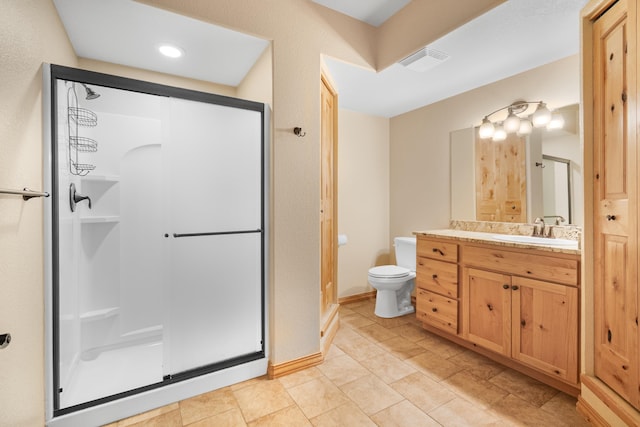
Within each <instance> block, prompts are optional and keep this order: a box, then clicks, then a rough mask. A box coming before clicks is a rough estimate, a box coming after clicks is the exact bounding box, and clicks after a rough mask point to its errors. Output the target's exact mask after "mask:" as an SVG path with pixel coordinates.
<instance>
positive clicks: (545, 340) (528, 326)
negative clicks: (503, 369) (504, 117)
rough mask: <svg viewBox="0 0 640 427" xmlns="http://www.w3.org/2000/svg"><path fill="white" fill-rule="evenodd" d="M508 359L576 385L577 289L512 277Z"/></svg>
mask: <svg viewBox="0 0 640 427" xmlns="http://www.w3.org/2000/svg"><path fill="white" fill-rule="evenodd" d="M511 289H512V292H511V315H512V317H513V319H512V320H513V328H512V333H511V342H512V349H511V355H512V357H513V358H514V359H517V360H519V361H521V362H523V363H526V364H528V365H530V366H533V367H534V368H538V369H540V370H542V371H544V372H546V373H547V374H549V375H552V376H555V377H558V378H560V379H562V380H565V381H569V382H571V383H574V384H575V383H577V382H578V289H577V288H574V287H571V286H564V285H557V284H555V283H549V282H544V281H541V280H532V279H526V278H522V277H513V281H512V288H511Z"/></svg>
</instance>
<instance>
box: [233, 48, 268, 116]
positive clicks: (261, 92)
mask: <svg viewBox="0 0 640 427" xmlns="http://www.w3.org/2000/svg"><path fill="white" fill-rule="evenodd" d="M272 53H273V52H272V49H271V45H269V46H267V48H266V49H265V50H264V52H262V55H260V57H259V58H258V60H257V61H256V63H255V64H253V67H251V70H249V72H248V73H247V75H246V76H245V77H244V79H242V82H240V84H239V85H238V88H237V90H236V96H237V97H238V98H241V99H249V100H251V101H256V102H262V103H264V104H267V105H269V106H270V105H271V104H273V61H272V60H271V55H272Z"/></svg>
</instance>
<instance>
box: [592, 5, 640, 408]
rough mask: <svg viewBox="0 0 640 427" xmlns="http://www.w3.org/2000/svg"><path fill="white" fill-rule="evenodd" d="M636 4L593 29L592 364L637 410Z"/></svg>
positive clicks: (613, 9) (609, 13)
mask: <svg viewBox="0 0 640 427" xmlns="http://www.w3.org/2000/svg"><path fill="white" fill-rule="evenodd" d="M635 9H636V2H635V1H627V0H620V1H618V2H617V3H616V4H615V5H613V6H612V7H611V8H610V9H609V10H608V11H607V12H606V13H605V14H604V15H602V16H601V17H600V18H599V19H598V20H597V21H596V22H595V23H594V26H593V35H594V40H593V46H594V61H593V64H594V69H593V73H594V88H593V89H594V147H593V149H594V178H595V182H594V257H595V265H594V301H595V302H594V319H595V337H594V338H595V366H594V368H595V374H596V376H597V377H598V378H600V379H601V380H602V381H604V382H605V383H606V384H608V385H609V386H610V387H611V388H612V389H613V390H615V391H616V392H617V393H618V394H620V395H621V396H622V397H623V398H624V399H626V400H627V401H628V402H630V403H631V404H633V405H635V406H636V407H640V399H639V392H638V385H639V384H638V270H637V268H638V267H637V264H638V258H637V257H638V250H637V246H638V239H637V232H638V227H637V212H638V210H637V184H636V182H637V178H638V177H637V172H636V167H637V165H636V162H637V159H636V156H637V148H636V134H635V128H636V108H637V105H636V91H637V87H636V73H637V70H636V53H635V52H636V39H635V37H636V23H635V16H636V10H635Z"/></svg>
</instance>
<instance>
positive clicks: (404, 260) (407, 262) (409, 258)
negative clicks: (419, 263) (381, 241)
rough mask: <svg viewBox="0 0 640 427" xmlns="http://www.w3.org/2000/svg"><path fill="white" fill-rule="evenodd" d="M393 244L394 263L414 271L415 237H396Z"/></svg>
mask: <svg viewBox="0 0 640 427" xmlns="http://www.w3.org/2000/svg"><path fill="white" fill-rule="evenodd" d="M393 244H394V246H395V248H396V265H398V266H400V267H404V268H408V269H409V270H411V271H416V238H415V237H396V238H394V239H393Z"/></svg>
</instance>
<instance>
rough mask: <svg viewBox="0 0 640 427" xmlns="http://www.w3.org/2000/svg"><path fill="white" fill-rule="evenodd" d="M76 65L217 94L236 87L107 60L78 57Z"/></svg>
mask: <svg viewBox="0 0 640 427" xmlns="http://www.w3.org/2000/svg"><path fill="white" fill-rule="evenodd" d="M77 66H78V68H82V69H83V70H89V71H96V72H98V73H105V74H112V75H114V76H121V77H127V78H130V79H136V80H144V81H147V82H152V83H158V84H163V85H167V86H174V87H181V88H185V89H191V90H198V91H201V92H209V93H215V94H218V95H225V96H236V88H235V87H233V86H227V85H221V84H216V83H211V82H204V81H201V80H193V79H189V78H185V77H179V76H172V75H170V74H164V73H158V72H155V71H147V70H142V69H140V68H131V67H126V66H123V65H119V64H112V63H109V62H102V61H95V60H93V59H87V58H78V65H77Z"/></svg>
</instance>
